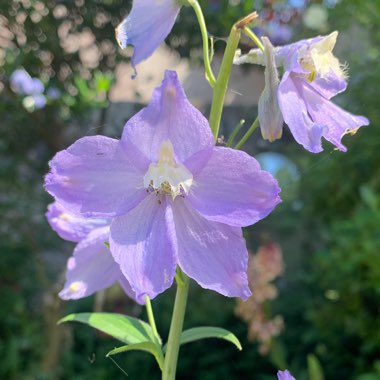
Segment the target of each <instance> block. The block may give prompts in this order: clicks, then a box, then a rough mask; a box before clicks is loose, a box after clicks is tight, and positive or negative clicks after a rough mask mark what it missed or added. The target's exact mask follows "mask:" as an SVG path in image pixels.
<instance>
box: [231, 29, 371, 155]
mask: <svg viewBox="0 0 380 380" xmlns="http://www.w3.org/2000/svg"><path fill="white" fill-rule="evenodd" d="M337 36H338V32H333V33H331V34H330V35H328V36H325V37H315V38H312V39H309V40H302V41H299V42H296V43H294V44H290V45H286V46H283V47H280V48H276V49H275V55H276V64H277V66H283V67H284V70H285V73H284V75H283V77H282V80H281V82H280V85H279V88H278V101H279V106H280V109H281V112H282V115H283V117H284V121H285V123H286V124H287V125H288V127H289V129H290V131H291V132H292V134H293V136H294V138H295V139H296V141H297V142H298V143H299V144H301V145H302V146H303V147H304V148H305V149H307V150H309V151H310V152H313V153H318V152H321V151H322V150H323V149H322V141H321V140H322V137H324V138H325V139H326V140H328V141H330V142H331V143H332V144H334V145H335V146H336V147H337V148H338V149H339V150H341V151H346V150H347V149H346V147H345V146H344V145H343V144H342V142H341V140H342V138H343V136H344V135H346V134H353V133H355V132H356V131H357V130H358V129H359V127H361V126H363V125H368V124H369V121H368V119H367V118H365V117H363V116H356V115H353V114H351V113H349V112H347V111H345V110H343V109H342V108H340V107H338V106H336V105H335V104H334V103H332V102H331V100H330V99H331V98H332V97H333V96H335V95H337V94H338V93H340V92H342V91H344V90H345V89H346V87H347V75H346V68H345V66H342V64H341V63H340V62H339V61H338V59H337V58H336V57H335V56H334V55H333V53H332V50H333V48H334V46H335V43H336V39H337ZM244 62H251V63H259V64H264V59H263V54H262V53H261V52H260V51H258V50H257V49H254V50H252V51H251V52H249V53H248V54H247V55H246V56H242V57H238V58H237V59H236V60H235V63H237V64H240V63H244Z"/></svg>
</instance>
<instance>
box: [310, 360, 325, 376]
mask: <svg viewBox="0 0 380 380" xmlns="http://www.w3.org/2000/svg"><path fill="white" fill-rule="evenodd" d="M307 369H308V372H309V378H310V380H324V379H325V377H324V375H323V369H322V366H321V364H320V363H319V360H318V359H317V357H316V356H315V355H313V354H309V355H308V356H307Z"/></svg>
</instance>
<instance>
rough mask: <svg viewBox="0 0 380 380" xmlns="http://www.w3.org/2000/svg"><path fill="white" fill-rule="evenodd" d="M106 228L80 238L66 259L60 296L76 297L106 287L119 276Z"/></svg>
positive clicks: (85, 295)
mask: <svg viewBox="0 0 380 380" xmlns="http://www.w3.org/2000/svg"><path fill="white" fill-rule="evenodd" d="M108 237H109V228H108V227H102V228H97V229H95V230H94V231H93V232H91V233H90V234H89V235H88V237H87V238H86V239H84V240H82V241H81V242H80V243H79V244H78V245H77V246H76V247H75V250H74V254H73V256H72V257H70V258H69V260H68V262H67V272H66V283H65V286H64V288H63V289H62V291H61V292H60V293H59V296H60V297H61V298H62V299H64V300H69V299H79V298H83V297H87V296H90V295H91V294H93V293H95V292H97V291H99V290H101V289H105V288H108V287H109V286H111V285H113V284H114V283H115V282H116V281H118V279H119V277H120V269H119V266H118V265H117V264H116V263H115V260H114V259H113V257H112V255H111V253H110V251H109V249H108V248H107V247H106V245H105V244H104V243H105V242H107V241H108Z"/></svg>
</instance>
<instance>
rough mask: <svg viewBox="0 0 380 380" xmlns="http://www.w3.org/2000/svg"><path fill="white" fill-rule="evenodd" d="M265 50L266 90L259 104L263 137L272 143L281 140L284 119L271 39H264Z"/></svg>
mask: <svg viewBox="0 0 380 380" xmlns="http://www.w3.org/2000/svg"><path fill="white" fill-rule="evenodd" d="M262 42H263V45H264V48H265V51H264V55H265V88H264V91H263V92H262V94H261V96H260V99H259V104H258V113H259V122H260V129H261V135H262V136H263V139H264V140H269V141H270V142H272V141H274V140H277V139H279V138H281V136H282V127H283V123H284V119H283V117H282V113H281V110H280V107H279V105H278V96H277V91H278V85H279V82H280V81H279V79H278V72H277V67H276V61H275V55H274V48H273V46H272V44H271V42H270V41H269V38H267V37H262Z"/></svg>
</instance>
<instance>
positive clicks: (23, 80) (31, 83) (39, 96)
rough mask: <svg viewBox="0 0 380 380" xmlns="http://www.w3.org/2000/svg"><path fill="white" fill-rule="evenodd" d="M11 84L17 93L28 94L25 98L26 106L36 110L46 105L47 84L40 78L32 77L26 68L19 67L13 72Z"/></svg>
mask: <svg viewBox="0 0 380 380" xmlns="http://www.w3.org/2000/svg"><path fill="white" fill-rule="evenodd" d="M10 85H11V88H12V90H13V91H14V92H16V93H17V94H20V95H28V96H26V97H25V98H24V100H23V104H24V106H25V108H27V109H29V110H35V109H41V108H44V107H45V105H46V98H45V96H44V95H43V92H44V91H45V86H44V84H43V83H42V82H41V80H40V79H38V78H32V77H31V76H30V75H29V74H28V73H27V72H26V71H25V70H23V69H18V70H15V71H14V72H13V73H12V75H11V77H10Z"/></svg>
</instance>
